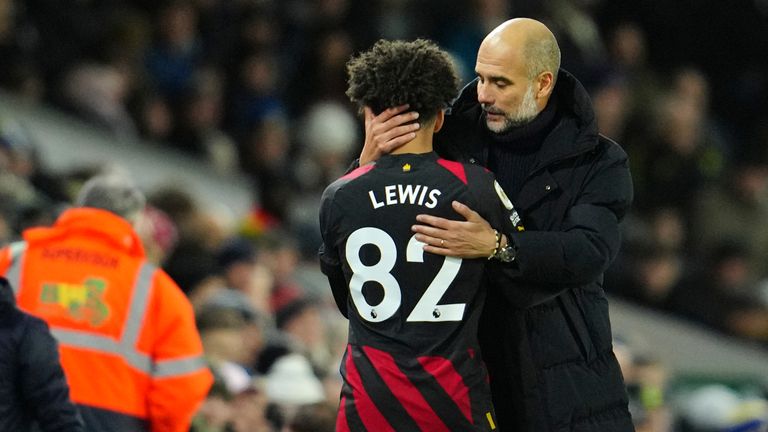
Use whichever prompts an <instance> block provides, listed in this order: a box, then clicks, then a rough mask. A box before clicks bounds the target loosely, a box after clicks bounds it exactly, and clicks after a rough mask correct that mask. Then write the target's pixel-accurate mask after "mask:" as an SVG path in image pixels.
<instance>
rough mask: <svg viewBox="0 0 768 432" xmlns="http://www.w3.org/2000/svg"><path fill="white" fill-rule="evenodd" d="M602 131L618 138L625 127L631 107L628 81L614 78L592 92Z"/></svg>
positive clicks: (610, 136)
mask: <svg viewBox="0 0 768 432" xmlns="http://www.w3.org/2000/svg"><path fill="white" fill-rule="evenodd" d="M592 103H593V105H594V108H595V115H596V116H597V124H598V126H599V127H600V133H602V134H603V135H605V136H607V137H609V138H613V139H618V138H620V137H621V133H622V131H623V129H624V124H625V122H626V116H627V110H628V108H629V105H630V103H629V89H628V88H627V85H626V82H624V80H620V79H612V80H610V82H608V83H607V84H605V85H603V86H601V87H600V88H599V89H597V90H596V91H595V92H593V94H592Z"/></svg>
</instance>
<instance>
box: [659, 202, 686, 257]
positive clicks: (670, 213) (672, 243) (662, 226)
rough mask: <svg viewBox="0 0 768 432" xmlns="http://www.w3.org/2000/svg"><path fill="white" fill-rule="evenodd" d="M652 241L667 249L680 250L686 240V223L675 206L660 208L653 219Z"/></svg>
mask: <svg viewBox="0 0 768 432" xmlns="http://www.w3.org/2000/svg"><path fill="white" fill-rule="evenodd" d="M651 236H652V242H654V243H656V244H658V245H659V247H661V248H664V249H666V250H680V248H681V247H682V245H683V242H684V241H685V237H686V233H685V224H684V223H683V218H682V216H681V215H680V212H679V211H678V210H677V209H674V208H665V209H659V210H658V211H656V212H655V213H654V215H653V217H652V220H651Z"/></svg>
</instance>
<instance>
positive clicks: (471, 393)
mask: <svg viewBox="0 0 768 432" xmlns="http://www.w3.org/2000/svg"><path fill="white" fill-rule="evenodd" d="M347 70H348V71H349V74H350V80H349V81H350V88H349V90H348V91H347V94H348V95H349V96H350V98H351V99H352V101H353V102H357V103H358V105H359V106H360V107H361V108H365V110H366V113H369V111H368V110H370V111H373V112H381V111H382V110H383V109H384V108H386V107H390V106H397V105H402V104H404V103H409V104H410V106H411V109H414V110H415V111H417V112H418V113H419V114H420V118H419V121H420V122H421V123H420V127H419V130H418V131H417V132H415V133H414V138H413V140H411V141H409V142H408V143H406V144H404V145H403V146H402V147H399V148H397V149H395V150H393V151H392V153H391V154H389V155H386V156H383V157H381V158H379V160H378V161H376V162H375V163H370V164H364V165H363V166H361V167H360V168H358V169H356V170H355V171H352V172H351V173H349V174H348V175H346V176H344V177H342V178H341V179H339V180H337V181H336V182H334V183H333V184H331V185H330V186H329V187H328V188H327V189H326V190H325V192H324V193H323V198H322V202H321V209H320V229H321V232H322V237H323V246H322V248H321V252H320V259H321V266H322V269H323V272H324V273H325V274H326V275H327V276H328V279H329V281H330V284H331V289H332V292H333V296H334V299H335V300H336V304H337V305H338V306H339V310H340V311H341V312H342V313H343V314H344V315H345V316H347V317H348V318H349V345H348V347H347V351H346V353H345V355H344V359H343V360H342V365H341V372H342V376H343V378H344V385H343V387H342V392H341V404H340V406H339V415H338V420H337V427H336V428H337V430H339V431H347V430H354V431H376V432H378V431H398V432H400V431H430V432H433V431H486V430H493V429H495V424H494V420H493V408H492V405H491V398H490V390H489V387H488V378H487V374H486V371H485V367H484V365H483V362H482V359H481V355H480V351H479V349H478V343H477V336H476V335H477V326H478V320H479V316H480V312H481V310H482V303H483V299H484V292H485V291H484V285H483V272H484V267H483V266H484V262H486V261H487V260H485V259H474V260H462V259H459V258H453V257H443V256H438V255H434V254H428V253H425V252H424V249H423V245H422V244H421V243H420V242H418V241H417V240H416V239H415V237H414V235H413V232H412V231H411V227H412V226H413V225H414V224H415V223H416V215H417V214H422V213H430V214H433V215H436V216H441V217H444V218H454V219H456V218H457V217H458V214H457V213H455V212H454V210H453V208H452V206H451V203H452V202H453V201H454V200H456V201H461V202H464V203H466V204H468V205H470V206H472V207H473V208H476V209H479V210H478V212H479V213H481V214H482V215H483V216H484V217H485V219H486V220H489V221H497V222H498V221H500V220H501V219H503V217H504V216H503V215H504V212H503V206H502V205H501V204H500V201H499V199H498V198H497V197H496V193H495V190H494V180H493V176H492V175H491V174H490V173H489V172H487V171H485V170H484V169H483V168H480V167H477V166H473V165H463V164H459V163H456V162H450V161H447V160H443V159H439V158H438V157H437V155H436V154H435V153H433V152H432V135H433V133H434V132H435V131H437V130H439V129H440V127H441V125H442V122H443V118H444V117H443V115H444V114H443V111H442V108H443V107H445V106H447V104H448V103H449V102H450V100H451V99H452V98H453V96H454V95H455V94H456V91H457V86H458V79H457V78H456V74H455V71H454V70H453V66H452V64H451V61H450V58H449V57H448V55H447V54H446V53H445V52H444V51H441V50H440V49H438V48H437V47H436V46H435V45H434V44H433V43H431V42H428V41H424V40H417V41H414V42H402V41H394V42H391V41H379V42H378V43H377V44H376V45H375V46H374V47H373V49H371V50H369V51H367V52H365V53H362V54H361V55H360V56H358V57H357V58H354V59H352V60H351V61H350V63H349V64H348V68H347ZM369 147H370V144H369ZM369 147H367V148H366V149H367V150H368V151H366V150H364V152H363V153H364V154H370V150H371V149H370V148H369ZM361 162H362V163H365V162H368V161H367V160H361ZM500 224H501V223H500Z"/></svg>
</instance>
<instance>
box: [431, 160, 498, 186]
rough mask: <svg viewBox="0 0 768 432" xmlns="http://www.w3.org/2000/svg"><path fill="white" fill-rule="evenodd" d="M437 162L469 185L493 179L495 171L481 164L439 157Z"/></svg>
mask: <svg viewBox="0 0 768 432" xmlns="http://www.w3.org/2000/svg"><path fill="white" fill-rule="evenodd" d="M437 163H438V165H440V166H442V167H443V168H445V169H446V170H447V171H448V172H450V173H451V174H452V175H453V176H454V177H456V178H458V179H459V180H461V182H462V183H464V184H465V185H468V186H469V185H472V184H475V183H478V182H486V181H489V180H491V179H493V173H491V172H490V171H489V170H488V169H487V168H485V167H483V166H480V165H476V164H471V163H468V162H460V161H452V160H448V159H443V158H439V159H438V160H437Z"/></svg>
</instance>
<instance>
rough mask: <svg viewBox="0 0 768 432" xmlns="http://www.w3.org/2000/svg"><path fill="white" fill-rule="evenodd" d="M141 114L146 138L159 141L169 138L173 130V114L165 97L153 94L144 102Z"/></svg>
mask: <svg viewBox="0 0 768 432" xmlns="http://www.w3.org/2000/svg"><path fill="white" fill-rule="evenodd" d="M140 116H141V122H142V124H141V128H142V132H143V133H144V136H145V137H146V138H148V139H150V140H158V141H162V140H165V139H168V137H169V136H170V134H171V131H172V130H173V114H172V113H171V108H170V107H169V106H168V102H167V101H166V100H165V99H164V98H162V97H159V96H158V97H155V96H151V97H150V98H149V99H147V100H146V101H145V102H144V103H143V105H142V107H141V113H140Z"/></svg>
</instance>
